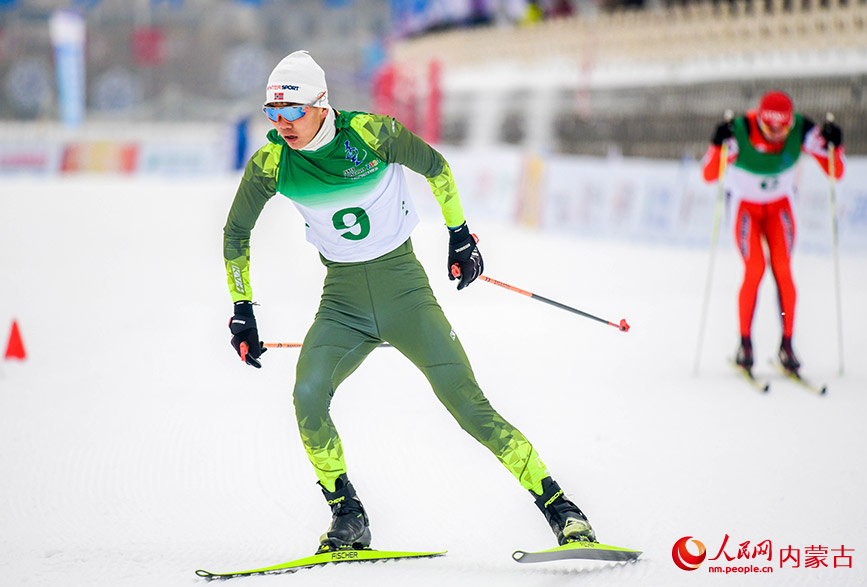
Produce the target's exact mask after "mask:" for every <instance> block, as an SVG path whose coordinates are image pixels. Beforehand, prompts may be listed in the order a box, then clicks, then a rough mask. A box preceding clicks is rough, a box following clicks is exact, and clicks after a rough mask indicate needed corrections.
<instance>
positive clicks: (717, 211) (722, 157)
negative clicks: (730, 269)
mask: <svg viewBox="0 0 867 587" xmlns="http://www.w3.org/2000/svg"><path fill="white" fill-rule="evenodd" d="M734 117H735V113H734V112H732V111H731V110H726V111H725V113H724V114H723V120H725V121H726V122H731V121H732V120H733V119H734ZM727 165H728V145H727V144H726V142H725V141H723V143H722V145H721V146H720V151H719V177H717V195H716V206H715V207H714V213H713V230H712V231H711V235H710V261H709V262H708V266H707V277H706V278H705V283H704V299H703V300H702V304H701V318H700V319H699V323H698V344H696V345H695V362H694V364H693V368H692V373H693V375H698V365H699V363H700V362H701V345H702V342H703V341H704V327H705V324H706V323H707V310H708V305H709V303H710V289H711V282H712V281H713V265H714V259H715V257H716V242H717V240H718V238H719V225H720V220H721V218H722V209H723V201H724V200H725V185H724V182H723V178H724V177H725V173H726V166H727Z"/></svg>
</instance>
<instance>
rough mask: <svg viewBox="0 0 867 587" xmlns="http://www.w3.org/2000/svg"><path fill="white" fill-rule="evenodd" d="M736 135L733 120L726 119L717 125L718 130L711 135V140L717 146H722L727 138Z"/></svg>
mask: <svg viewBox="0 0 867 587" xmlns="http://www.w3.org/2000/svg"><path fill="white" fill-rule="evenodd" d="M734 135H735V127H734V125H733V124H732V121H731V120H725V121H723V122H721V123H720V124H719V126H717V127H716V130H714V131H713V136H712V137H711V139H710V142H711V143H713V144H714V145H716V146H717V147H720V146H722V144H723V142H724V141H725V140H726V139H730V138H732V137H733V136H734Z"/></svg>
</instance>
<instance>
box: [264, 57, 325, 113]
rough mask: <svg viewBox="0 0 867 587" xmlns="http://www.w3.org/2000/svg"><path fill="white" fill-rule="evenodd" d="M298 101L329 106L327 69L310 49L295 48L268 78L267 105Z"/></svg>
mask: <svg viewBox="0 0 867 587" xmlns="http://www.w3.org/2000/svg"><path fill="white" fill-rule="evenodd" d="M271 102H296V103H298V104H311V105H313V106H316V107H319V108H328V86H326V85H325V72H324V71H322V68H321V67H319V65H318V64H317V63H316V62H315V61H313V58H312V57H310V54H309V53H308V52H307V51H295V52H294V53H290V54H289V55H287V56H286V57H284V58H283V60H282V61H280V63H278V64H277V67H275V68H274V71H272V72H271V75H270V76H269V77H268V87H267V89H266V90H265V104H270V103H271Z"/></svg>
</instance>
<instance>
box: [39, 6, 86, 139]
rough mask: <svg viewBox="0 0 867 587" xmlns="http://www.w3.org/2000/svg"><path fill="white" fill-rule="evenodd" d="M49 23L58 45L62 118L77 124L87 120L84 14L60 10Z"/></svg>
mask: <svg viewBox="0 0 867 587" xmlns="http://www.w3.org/2000/svg"><path fill="white" fill-rule="evenodd" d="M48 24H49V32H50V33H51V44H52V45H53V46H54V67H55V69H56V71H57V101H58V104H59V106H60V120H61V122H62V123H63V124H65V125H66V126H72V127H75V126H78V125H80V124H81V123H82V122H83V121H84V95H85V85H84V31H85V24H84V18H83V17H82V16H81V15H80V14H78V13H76V12H70V11H66V10H58V11H56V12H55V13H54V14H52V15H51V20H50V21H49V23H48Z"/></svg>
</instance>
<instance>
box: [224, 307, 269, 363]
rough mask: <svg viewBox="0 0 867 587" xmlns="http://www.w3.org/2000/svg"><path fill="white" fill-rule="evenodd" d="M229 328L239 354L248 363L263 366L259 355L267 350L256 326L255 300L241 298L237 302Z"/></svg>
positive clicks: (233, 343)
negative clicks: (260, 339)
mask: <svg viewBox="0 0 867 587" xmlns="http://www.w3.org/2000/svg"><path fill="white" fill-rule="evenodd" d="M229 330H230V331H231V332H232V346H233V347H235V351H236V352H237V353H238V356H239V357H241V360H243V361H244V362H245V363H247V364H248V365H252V366H253V367H256V368H257V369H261V368H262V363H260V362H259V357H260V356H261V355H262V353H264V352H265V351H267V350H268V349H266V348H265V345H264V344H263V343H262V342H260V341H259V329H258V328H256V317H255V316H254V315H253V302H251V301H248V300H241V301H239V302H235V314H234V316H232V318H231V319H230V320H229Z"/></svg>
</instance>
